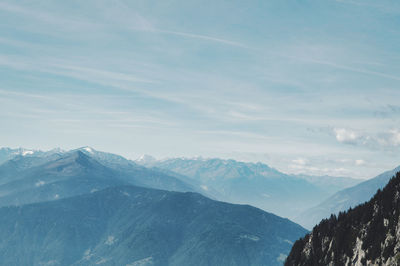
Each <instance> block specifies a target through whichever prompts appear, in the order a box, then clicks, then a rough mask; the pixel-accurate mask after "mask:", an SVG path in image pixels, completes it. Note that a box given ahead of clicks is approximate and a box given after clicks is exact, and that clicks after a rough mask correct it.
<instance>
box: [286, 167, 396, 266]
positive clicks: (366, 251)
mask: <svg viewBox="0 0 400 266" xmlns="http://www.w3.org/2000/svg"><path fill="white" fill-rule="evenodd" d="M399 264H400V172H399V173H397V175H396V177H393V178H392V179H391V180H390V181H389V183H388V184H387V185H386V186H385V187H384V188H383V190H380V189H379V190H378V192H377V193H376V194H375V196H374V197H373V198H372V199H371V200H370V201H368V202H367V203H364V204H362V205H359V206H358V207H356V208H354V209H350V210H349V211H347V212H341V213H339V215H338V216H337V217H336V216H335V215H332V216H331V217H330V218H329V219H324V220H323V221H322V222H321V223H320V224H319V225H317V226H316V227H314V229H313V231H312V232H311V233H310V234H308V235H306V236H305V237H304V238H302V239H300V240H298V241H296V243H295V244H294V245H293V248H292V250H291V252H290V255H289V256H288V258H287V260H286V263H285V265H287V266H291V265H296V266H298V265H305V266H306V265H307V266H308V265H357V266H361V265H399Z"/></svg>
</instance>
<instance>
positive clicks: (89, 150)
mask: <svg viewBox="0 0 400 266" xmlns="http://www.w3.org/2000/svg"><path fill="white" fill-rule="evenodd" d="M83 149H84V150H85V151H87V152H88V153H93V149H92V148H90V147H85V148H83Z"/></svg>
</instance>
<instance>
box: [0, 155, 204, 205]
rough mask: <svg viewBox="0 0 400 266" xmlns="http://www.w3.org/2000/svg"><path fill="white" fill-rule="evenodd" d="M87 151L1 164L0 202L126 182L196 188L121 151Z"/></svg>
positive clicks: (26, 200)
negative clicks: (136, 162) (113, 153)
mask: <svg viewBox="0 0 400 266" xmlns="http://www.w3.org/2000/svg"><path fill="white" fill-rule="evenodd" d="M85 152H86V153H84V152H82V151H81V149H78V150H73V151H69V152H64V153H54V154H50V155H48V156H41V157H36V156H21V155H17V156H15V157H14V158H13V159H11V160H9V161H7V162H5V163H3V164H1V165H0V206H6V205H21V204H26V203H33V202H41V201H49V200H56V199H60V198H65V197H71V196H74V195H81V194H85V193H91V192H94V191H98V190H101V189H104V188H107V187H112V186H120V185H124V184H131V185H137V186H142V187H150V188H158V189H165V190H172V191H196V188H194V187H192V186H191V185H189V184H187V183H185V182H183V181H181V180H179V179H178V178H176V177H173V176H169V175H166V174H164V173H161V172H157V171H153V170H149V169H147V168H144V167H142V166H138V165H136V164H135V163H133V162H131V161H129V160H126V159H124V158H123V157H120V156H118V155H112V154H106V153H102V152H97V151H94V150H92V151H91V152H89V151H87V150H85ZM96 158H99V160H100V161H101V162H100V161H98V160H97V159H96Z"/></svg>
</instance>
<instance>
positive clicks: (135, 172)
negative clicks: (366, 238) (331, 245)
mask: <svg viewBox="0 0 400 266" xmlns="http://www.w3.org/2000/svg"><path fill="white" fill-rule="evenodd" d="M20 151H22V153H21V152H20ZM9 152H10V153H12V156H11V155H8V156H9V157H8V159H9V160H7V161H5V162H3V163H2V164H1V165H0V206H3V207H1V208H0V223H1V225H2V227H1V228H0V257H1V258H2V259H1V263H0V264H1V265H101V264H103V265H265V263H267V264H268V265H281V264H282V263H283V261H284V259H285V257H286V255H287V254H288V252H289V250H290V247H291V245H292V243H293V242H294V241H295V240H296V239H298V238H299V237H300V236H302V235H304V234H305V233H306V232H307V231H306V230H305V229H304V228H302V227H301V226H300V225H298V224H295V223H293V222H291V221H290V220H288V219H284V218H281V217H279V216H276V215H274V214H271V213H268V212H265V211H262V210H260V209H257V208H255V207H251V206H248V205H235V204H229V203H223V202H219V201H215V200H212V199H209V198H207V197H205V196H203V195H200V194H198V193H196V191H198V190H200V192H202V194H206V193H207V191H204V188H202V187H201V186H200V185H199V183H197V182H196V181H193V180H192V181H191V182H185V180H188V178H187V177H183V176H181V175H179V174H176V173H174V174H173V175H172V174H171V175H169V174H167V173H165V172H166V171H160V170H158V169H157V168H152V169H148V168H146V167H143V166H140V165H138V164H136V163H135V162H133V161H130V160H127V159H125V158H123V157H121V156H118V155H115V154H108V153H103V152H99V151H96V150H94V149H92V148H89V147H84V148H80V149H77V150H72V151H59V150H54V151H52V152H35V151H32V152H29V153H26V152H25V153H24V150H22V149H21V150H19V151H18V152H17V153H15V151H13V150H9ZM4 154H5V152H3V155H4ZM6 157H7V156H4V157H3V158H6ZM10 158H11V159H10ZM160 189H161V190H160Z"/></svg>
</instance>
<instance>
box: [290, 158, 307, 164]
mask: <svg viewBox="0 0 400 266" xmlns="http://www.w3.org/2000/svg"><path fill="white" fill-rule="evenodd" d="M292 162H293V163H295V164H297V165H306V164H307V162H308V160H307V159H304V158H297V159H294V160H292Z"/></svg>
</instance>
